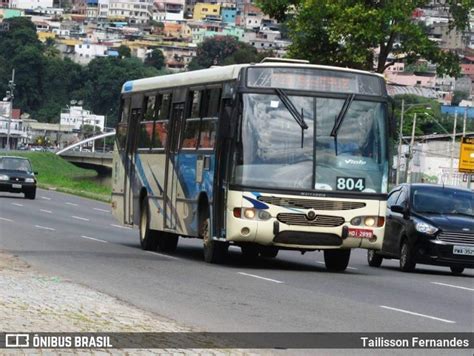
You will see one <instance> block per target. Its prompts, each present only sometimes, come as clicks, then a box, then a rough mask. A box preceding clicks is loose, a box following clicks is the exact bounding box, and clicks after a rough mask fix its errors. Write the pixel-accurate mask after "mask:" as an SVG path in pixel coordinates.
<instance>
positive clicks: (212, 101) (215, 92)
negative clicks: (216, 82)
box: [204, 88, 221, 117]
mask: <svg viewBox="0 0 474 356" xmlns="http://www.w3.org/2000/svg"><path fill="white" fill-rule="evenodd" d="M207 94H208V100H207V113H205V114H204V115H205V116H206V117H217V116H219V106H220V101H221V89H220V88H214V89H210V90H208V91H207Z"/></svg>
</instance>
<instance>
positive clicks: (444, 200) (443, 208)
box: [412, 187, 474, 216]
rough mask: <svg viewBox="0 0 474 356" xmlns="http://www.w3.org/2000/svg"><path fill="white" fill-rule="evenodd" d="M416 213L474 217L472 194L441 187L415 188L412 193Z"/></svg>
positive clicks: (473, 198)
mask: <svg viewBox="0 0 474 356" xmlns="http://www.w3.org/2000/svg"><path fill="white" fill-rule="evenodd" d="M412 194H413V195H412V207H413V210H414V211H415V212H417V213H428V214H462V215H469V216H474V193H472V192H468V191H464V190H458V189H451V188H441V187H439V188H438V187H417V188H414V189H413V193H412Z"/></svg>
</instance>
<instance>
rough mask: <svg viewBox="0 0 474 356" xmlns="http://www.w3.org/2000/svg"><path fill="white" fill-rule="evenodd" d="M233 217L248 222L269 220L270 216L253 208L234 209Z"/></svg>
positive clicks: (266, 212)
mask: <svg viewBox="0 0 474 356" xmlns="http://www.w3.org/2000/svg"><path fill="white" fill-rule="evenodd" d="M233 212H234V217H236V218H240V219H248V220H261V221H265V220H269V219H271V217H272V215H271V214H270V213H269V212H268V211H266V210H260V209H255V208H234V210H233Z"/></svg>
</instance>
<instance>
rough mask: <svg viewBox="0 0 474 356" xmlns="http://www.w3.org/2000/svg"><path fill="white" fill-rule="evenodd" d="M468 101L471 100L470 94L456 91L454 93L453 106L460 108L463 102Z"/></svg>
mask: <svg viewBox="0 0 474 356" xmlns="http://www.w3.org/2000/svg"><path fill="white" fill-rule="evenodd" d="M466 99H469V93H467V92H465V91H459V90H455V91H454V93H453V99H452V100H451V105H454V106H458V105H459V103H460V102H461V101H463V100H466Z"/></svg>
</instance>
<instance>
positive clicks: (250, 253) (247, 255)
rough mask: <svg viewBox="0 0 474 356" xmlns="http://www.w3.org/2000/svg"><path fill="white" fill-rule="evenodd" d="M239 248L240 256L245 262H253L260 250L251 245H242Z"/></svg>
mask: <svg viewBox="0 0 474 356" xmlns="http://www.w3.org/2000/svg"><path fill="white" fill-rule="evenodd" d="M240 248H241V250H242V256H243V257H244V259H246V260H250V261H251V260H255V259H256V258H257V257H258V254H259V253H260V249H259V248H258V247H257V246H255V245H252V244H249V245H242V246H241V247H240Z"/></svg>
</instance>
